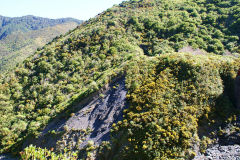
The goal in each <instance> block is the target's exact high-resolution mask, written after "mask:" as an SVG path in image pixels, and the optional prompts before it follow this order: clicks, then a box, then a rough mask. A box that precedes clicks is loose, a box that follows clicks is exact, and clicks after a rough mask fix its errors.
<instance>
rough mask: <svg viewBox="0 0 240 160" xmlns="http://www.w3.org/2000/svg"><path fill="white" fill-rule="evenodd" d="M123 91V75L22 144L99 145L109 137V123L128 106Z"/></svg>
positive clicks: (118, 118) (114, 121)
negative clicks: (68, 115) (67, 115)
mask: <svg viewBox="0 0 240 160" xmlns="http://www.w3.org/2000/svg"><path fill="white" fill-rule="evenodd" d="M126 94H127V90H126V88H125V79H124V78H123V77H122V78H119V79H117V80H115V81H114V82H113V83H111V84H110V85H109V86H106V88H105V89H104V91H103V92H101V93H100V94H96V95H93V96H92V97H91V98H88V99H86V100H83V101H82V102H81V104H79V105H78V106H76V108H78V109H79V110H78V111H77V112H76V113H74V114H72V116H71V117H70V118H68V119H61V118H58V119H55V120H54V121H52V122H51V123H50V124H49V125H48V126H47V127H46V128H45V129H44V130H43V132H42V133H41V135H40V137H39V138H38V139H32V140H29V141H28V142H26V143H25V144H24V147H26V146H27V145H29V144H33V145H36V146H40V147H43V148H44V147H46V148H56V149H59V150H61V149H64V148H65V147H66V146H68V147H69V148H70V149H73V150H74V149H81V148H84V147H85V146H86V145H87V144H88V143H94V145H99V144H100V143H101V142H102V141H106V140H109V138H110V128H111V126H112V124H113V123H116V122H118V121H119V120H121V119H122V114H123V110H124V108H125V107H126V106H127V104H126ZM52 132H54V134H52ZM58 133H60V134H58Z"/></svg>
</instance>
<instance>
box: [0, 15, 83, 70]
mask: <svg viewBox="0 0 240 160" xmlns="http://www.w3.org/2000/svg"><path fill="white" fill-rule="evenodd" d="M81 22H82V21H80V20H77V19H73V18H61V19H48V18H42V17H35V16H24V17H16V18H9V17H3V16H0V72H2V71H4V70H6V69H10V68H12V67H14V66H15V65H16V63H18V62H21V60H23V59H25V58H26V57H27V56H29V55H31V54H33V53H34V51H35V50H36V49H37V48H39V47H42V46H43V45H44V44H46V43H47V42H49V41H50V40H52V39H53V38H54V37H56V36H59V35H61V34H64V33H66V32H67V31H69V30H71V29H73V28H75V27H76V26H77V25H78V24H80V23H81Z"/></svg>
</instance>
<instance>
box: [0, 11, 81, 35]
mask: <svg viewBox="0 0 240 160" xmlns="http://www.w3.org/2000/svg"><path fill="white" fill-rule="evenodd" d="M68 22H75V23H78V24H79V23H81V22H82V21H80V20H77V19H73V18H60V19H48V18H42V17H36V16H32V15H28V16H23V17H14V18H10V17H3V16H0V40H2V39H3V38H5V37H7V36H8V35H10V34H12V33H14V32H16V31H21V32H28V31H32V30H39V29H42V28H46V27H52V26H55V25H58V24H63V23H68Z"/></svg>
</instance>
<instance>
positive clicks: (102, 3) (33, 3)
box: [0, 0, 123, 20]
mask: <svg viewBox="0 0 240 160" xmlns="http://www.w3.org/2000/svg"><path fill="white" fill-rule="evenodd" d="M122 1H123V0H0V4H1V5H0V15H2V16H6V17H21V16H25V15H34V16H39V17H47V18H54V19H55V18H66V17H72V18H77V19H79V20H88V19H89V18H92V17H94V16H96V15H97V14H98V13H101V12H102V11H104V10H106V9H108V8H110V7H112V6H113V5H114V4H119V3H121V2H122Z"/></svg>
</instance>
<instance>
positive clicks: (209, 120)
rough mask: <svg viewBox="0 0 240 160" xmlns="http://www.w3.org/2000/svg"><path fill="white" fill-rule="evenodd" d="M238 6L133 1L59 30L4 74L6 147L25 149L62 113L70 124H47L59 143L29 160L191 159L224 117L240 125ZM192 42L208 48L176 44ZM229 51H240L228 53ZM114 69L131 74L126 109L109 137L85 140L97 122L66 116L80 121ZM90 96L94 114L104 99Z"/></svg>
mask: <svg viewBox="0 0 240 160" xmlns="http://www.w3.org/2000/svg"><path fill="white" fill-rule="evenodd" d="M239 6H240V2H239V1H238V0H229V1H224V0H217V1H216V0H197V1H196V0H140V1H138V0H131V1H129V2H123V3H122V4H120V5H119V6H114V7H112V8H110V9H108V10H107V11H105V12H103V13H101V14H99V15H98V16H96V17H95V18H93V19H90V20H89V21H87V22H84V23H83V24H81V25H80V26H79V27H77V28H76V29H74V30H73V31H71V32H69V33H68V34H66V35H65V36H61V37H57V38H55V39H54V40H53V41H52V42H50V43H49V44H47V45H45V46H44V47H43V48H42V49H41V50H38V51H37V52H36V53H35V54H34V55H33V56H31V57H29V58H27V59H26V60H24V62H23V63H21V64H19V66H18V67H17V69H16V70H15V72H14V73H12V74H9V76H7V77H5V78H2V79H1V85H0V115H1V116H0V128H1V130H0V140H1V143H0V151H1V152H3V153H5V152H13V153H16V152H18V151H20V150H21V149H23V148H22V147H23V146H24V147H25V145H23V144H26V143H27V142H28V143H29V141H30V140H31V139H33V141H34V140H35V137H36V138H37V137H39V138H41V136H42V135H44V134H46V133H45V132H44V131H46V130H47V129H48V128H49V126H48V124H52V123H53V122H55V121H56V120H57V119H59V117H60V118H61V119H63V121H64V122H67V123H66V124H67V126H65V127H62V128H63V129H62V130H57V126H55V127H56V128H54V127H53V130H47V131H48V133H49V134H50V135H51V136H55V137H60V139H57V140H56V141H58V140H59V143H56V144H61V145H60V146H62V145H63V146H62V147H58V146H59V145H56V146H55V147H54V146H53V148H49V149H50V150H46V149H40V148H35V147H33V146H30V147H29V148H26V149H25V151H24V152H21V155H22V158H23V159H28V158H30V157H31V156H33V155H34V156H39V157H44V156H45V157H46V156H51V157H61V158H62V157H64V156H65V157H66V156H68V157H72V159H74V157H83V158H86V157H92V158H96V157H97V158H99V159H181V158H182V159H192V158H194V156H195V155H196V153H197V152H202V153H204V152H205V150H206V148H207V146H208V144H210V142H213V141H214V140H213V139H214V135H218V134H221V133H222V132H223V131H221V127H220V126H221V125H222V124H224V123H225V122H228V123H230V124H232V126H233V127H231V128H230V130H232V131H238V130H239V127H238V126H236V125H234V122H235V121H236V117H237V116H239V112H238V111H237V110H236V109H235V108H234V98H233V85H234V78H235V77H236V71H237V70H238V68H239V66H240V63H239V62H240V61H239V58H236V57H237V56H238V55H239V54H240V51H239V49H240V45H239V42H240V41H239V35H240V32H239V28H238V26H239V24H240V21H239V18H240V14H239V8H240V7H239ZM189 46H191V47H193V49H197V48H199V50H200V49H201V50H202V51H201V52H200V51H199V52H198V53H205V52H206V53H205V55H195V54H192V53H181V52H177V51H179V50H180V51H181V49H182V48H184V47H187V48H190V47H189ZM193 49H192V50H193ZM207 52H209V53H207ZM229 53H230V54H232V55H235V56H222V55H224V54H229ZM216 54H217V55H216ZM117 77H125V82H124V83H125V87H126V89H127V96H126V98H127V101H128V104H129V105H125V106H126V107H128V108H127V109H125V110H120V111H122V112H123V113H124V114H123V116H122V120H121V121H118V122H117V123H114V124H112V125H110V128H111V130H110V131H111V139H110V140H109V141H108V142H103V143H102V144H101V145H100V146H98V145H96V144H99V143H98V142H99V141H98V142H97V141H96V142H97V143H96V144H94V143H95V142H94V141H91V140H92V139H90V141H88V142H86V141H84V139H81V138H82V137H85V138H86V137H87V138H88V135H89V134H90V135H91V131H92V129H93V130H94V125H89V128H87V129H85V128H84V129H85V130H82V129H81V125H80V124H76V126H74V125H73V123H71V124H69V123H70V122H71V120H73V119H74V118H76V120H77V119H78V118H79V120H80V121H81V120H84V118H83V116H84V114H83V113H82V112H81V109H80V108H78V109H77V110H76V107H75V106H78V105H79V104H81V103H82V102H83V101H85V100H86V99H88V98H90V97H91V96H93V95H94V94H96V93H101V92H100V91H101V89H103V88H104V86H106V85H107V84H112V83H113V82H114V79H116V78H117ZM111 82H112V83H111ZM119 86H121V85H119ZM113 88H116V89H118V86H113ZM89 96H90V97H89ZM99 96H100V97H103V101H104V102H109V103H106V104H108V105H107V106H106V108H108V107H109V106H111V105H112V104H113V102H111V101H105V100H106V95H105V94H100V95H99ZM98 103H99V106H104V105H101V103H102V102H101V101H100V100H99V102H98ZM90 104H92V103H89V104H86V105H84V106H85V107H87V106H89V110H88V109H87V108H85V107H84V106H83V107H84V109H85V110H84V111H86V115H87V116H89V115H91V114H90V113H88V111H89V112H93V113H94V114H93V115H98V114H95V113H98V112H97V111H98V110H101V108H96V110H91V109H92V108H91V107H94V106H98V105H96V104H95V105H94V106H91V105H90ZM106 108H105V109H104V107H103V110H104V111H106ZM123 108H124V107H123ZM109 113H111V112H110V111H109ZM81 114H82V116H79V117H78V115H81ZM99 116H100V115H99ZM69 117H71V118H69ZM100 117H101V116H100ZM115 118H116V117H115ZM64 119H65V120H64ZM120 119H121V118H120ZM92 120H93V121H94V120H96V122H97V120H98V119H97V118H96V117H95V118H92ZM115 120H117V119H114V120H113V121H115ZM50 122H51V123H50ZM68 122H69V123H68ZM111 122H112V121H111ZM62 124H64V123H62ZM110 124H111V123H110ZM106 125H107V126H108V124H106ZM68 126H70V127H68ZM45 127H47V128H45ZM74 127H76V128H74ZM77 127H78V128H77ZM207 127H209V128H212V133H211V134H210V133H209V132H207V131H206V130H208V129H209V128H207ZM44 128H45V130H44ZM60 128H61V127H60ZM107 128H108V130H109V129H110V128H109V126H108V127H107ZM55 129H56V131H55ZM99 132H100V133H101V132H104V130H100V131H99ZM68 133H69V134H68ZM97 134H99V133H97ZM108 135H109V133H108ZM68 137H70V138H73V139H72V140H71V139H68ZM93 137H94V136H93ZM93 137H90V138H93ZM87 138H86V139H87ZM66 139H67V140H66ZM76 139H77V140H79V139H80V140H81V141H78V142H79V144H78V145H76V144H75V143H76ZM93 139H94V138H93ZM106 140H108V139H106ZM30 143H31V142H30ZM36 143H37V142H36ZM42 143H44V141H42ZM81 143H84V144H87V145H81ZM43 146H47V144H44V145H43ZM76 146H77V147H76ZM78 146H80V147H78ZM82 146H83V147H82ZM51 147H52V146H51ZM63 148H64V149H63ZM53 150H55V151H56V153H53V152H52V151H53ZM58 153H64V154H58ZM56 154H58V155H56ZM61 158H60V159H61Z"/></svg>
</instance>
